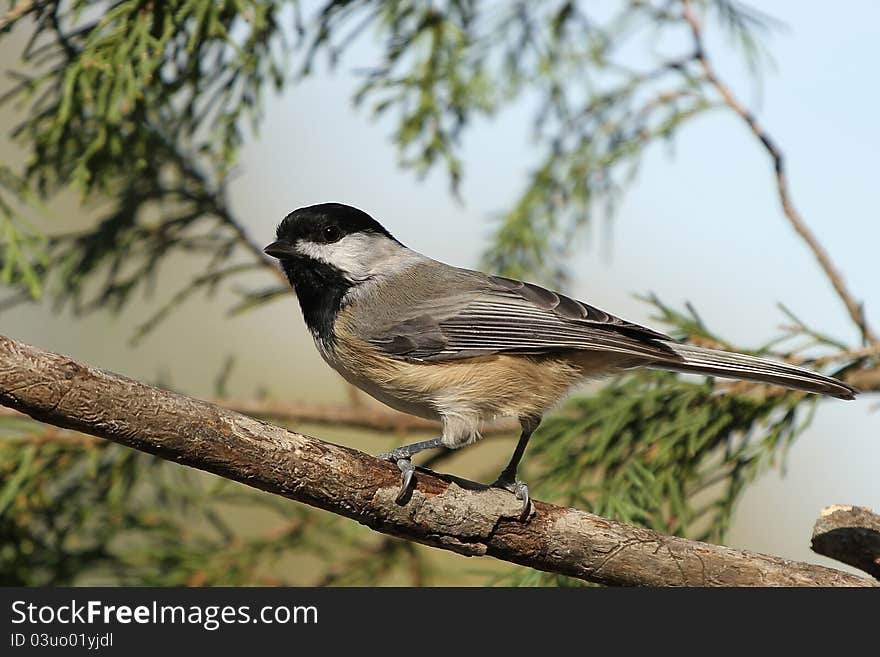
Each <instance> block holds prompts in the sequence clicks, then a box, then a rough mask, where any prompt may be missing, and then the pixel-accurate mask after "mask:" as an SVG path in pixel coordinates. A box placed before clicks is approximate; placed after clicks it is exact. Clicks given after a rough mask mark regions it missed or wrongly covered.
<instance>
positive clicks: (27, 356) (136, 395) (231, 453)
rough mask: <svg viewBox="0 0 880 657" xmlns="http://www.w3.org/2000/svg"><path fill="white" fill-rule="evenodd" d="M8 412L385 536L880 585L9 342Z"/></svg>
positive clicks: (621, 576)
mask: <svg viewBox="0 0 880 657" xmlns="http://www.w3.org/2000/svg"><path fill="white" fill-rule="evenodd" d="M0 404H2V405H5V406H9V407H12V408H14V409H16V410H19V411H21V412H23V413H27V414H28V415H30V416H31V417H33V418H34V419H37V420H40V421H43V422H47V423H49V424H53V425H56V426H59V427H64V428H69V429H75V430H77V431H82V432H84V433H89V434H92V435H95V436H99V437H102V438H106V439H108V440H112V441H114V442H117V443H119V444H122V445H126V446H128V447H134V448H136V449H139V450H142V451H145V452H149V453H151V454H156V455H158V456H160V457H162V458H165V459H168V460H171V461H174V462H177V463H182V464H184V465H189V466H192V467H195V468H199V469H201V470H205V471H207V472H212V473H214V474H217V475H220V476H223V477H227V478H229V479H232V480H235V481H239V482H242V483H245V484H247V485H249V486H253V487H254V488H259V489H261V490H265V491H269V492H271V493H275V494H278V495H283V496H285V497H288V498H291V499H294V500H298V501H300V502H304V503H306V504H310V505H312V506H315V507H318V508H321V509H325V510H328V511H331V512H333V513H337V514H339V515H342V516H345V517H348V518H352V519H354V520H357V521H358V522H360V523H362V524H365V525H367V526H368V527H371V528H372V529H375V530H376V531H379V532H382V533H385V534H390V535H393V536H399V537H401V538H405V539H409V540H412V541H416V542H419V543H423V544H425V545H431V546H434V547H438V548H441V549H444V550H451V551H454V552H458V553H459V554H464V555H468V556H476V555H488V556H493V557H496V558H498V559H503V560H506V561H511V562H513V563H518V564H522V565H525V566H530V567H532V568H537V569H540V570H545V571H549V572H555V573H560V574H563V575H569V576H571V577H577V578H580V579H583V580H587V581H591V582H599V583H603V584H612V585H646V586H666V585H672V586H747V585H763V586H870V585H872V582H871V581H870V580H867V579H864V578H861V577H857V576H854V575H850V574H848V573H844V572H840V571H837V570H833V569H831V568H824V567H822V566H814V565H811V564H807V563H799V562H793V561H787V560H784V559H780V558H778V557H772V556H767V555H762V554H756V553H752V552H746V551H741V550H734V549H731V548H727V547H722V546H716V545H710V544H707V543H700V542H696V541H690V540H686V539H683V538H677V537H672V536H664V535H662V534H659V533H657V532H654V531H651V530H648V529H643V528H640V527H633V526H629V525H625V524H622V523H619V522H615V521H612V520H607V519H605V518H600V517H599V516H595V515H593V514H590V513H585V512H583V511H578V510H575V509H564V508H561V507H558V506H554V505H551V504H546V503H543V502H535V503H534V505H533V513H532V515H531V517H530V518H529V519H528V521H527V522H520V521H519V520H518V515H519V510H520V509H519V506H520V504H519V501H518V500H517V499H516V498H515V497H514V496H513V495H511V494H510V493H508V492H506V491H502V490H498V489H491V488H486V487H485V486H481V485H478V484H474V483H472V482H467V481H464V480H459V479H454V478H451V477H444V478H441V477H439V476H437V475H436V474H434V473H430V472H422V473H421V474H420V475H419V476H418V482H417V487H416V490H415V491H414V492H413V494H412V496H411V498H410V499H409V500H408V501H407V503H406V504H405V505H402V506H401V505H398V504H396V503H395V501H394V498H395V496H396V494H397V489H398V485H399V477H400V473H399V471H398V470H397V468H396V467H395V466H394V464H392V463H388V462H384V461H380V460H378V459H376V458H374V457H372V456H369V455H367V454H364V453H362V452H358V451H356V450H353V449H349V448H346V447H340V446H338V445H333V444H331V443H326V442H323V441H321V440H318V439H315V438H311V437H309V436H305V435H302V434H299V433H294V432H292V431H288V430H286V429H283V428H281V427H276V426H273V425H270V424H267V423H265V422H261V421H259V420H255V419H253V418H250V417H247V416H245V415H240V414H238V413H236V412H234V411H230V410H228V409H224V408H220V407H219V406H216V405H214V404H211V403H208V402H204V401H199V400H196V399H192V398H189V397H184V396H182V395H178V394H175V393H172V392H168V391H165V390H160V389H158V388H154V387H152V386H148V385H146V384H143V383H139V382H137V381H134V380H132V379H128V378H125V377H122V376H119V375H116V374H112V373H109V372H104V371H101V370H98V369H95V368H92V367H88V366H86V365H83V364H80V363H77V362H75V361H73V360H71V359H69V358H66V357H64V356H60V355H58V354H53V353H49V352H46V351H41V350H39V349H36V348H34V347H30V346H27V345H24V344H22V343H20V342H16V341H15V340H11V339H9V338H5V337H2V336H0Z"/></svg>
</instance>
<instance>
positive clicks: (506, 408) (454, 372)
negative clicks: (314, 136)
mask: <svg viewBox="0 0 880 657" xmlns="http://www.w3.org/2000/svg"><path fill="white" fill-rule="evenodd" d="M277 238H278V239H277V240H276V241H275V242H273V243H272V244H270V245H269V246H267V247H266V248H265V252H266V253H267V254H268V255H270V256H272V257H275V258H278V259H279V260H280V261H281V266H282V268H283V269H284V273H285V274H286V275H287V278H288V280H289V281H290V283H291V285H292V286H293V288H294V290H295V291H296V295H297V297H298V298H299V303H300V306H301V307H302V312H303V316H304V317H305V321H306V324H307V326H308V328H309V330H310V331H311V333H312V336H313V337H314V340H315V344H316V345H317V347H318V350H319V351H320V352H321V356H323V358H324V360H326V361H327V363H328V364H329V365H330V366H331V367H332V368H333V369H335V370H336V371H337V372H339V373H340V374H341V375H342V376H343V377H344V378H345V379H346V380H348V381H349V382H351V383H353V384H354V385H356V386H357V387H358V388H360V389H361V390H363V391H365V392H366V393H368V394H369V395H371V396H373V397H375V398H376V399H378V400H379V401H381V402H384V403H385V404H387V405H388V406H391V407H392V408H395V409H397V410H399V411H403V412H405V413H410V414H412V415H417V416H420V417H424V418H430V419H434V420H439V421H440V422H441V423H442V427H443V435H442V436H441V437H439V438H436V439H434V440H427V441H424V442H419V443H414V444H412V445H405V446H403V447H399V448H397V449H395V450H392V451H390V452H388V453H386V454H381V455H380V458H384V459H388V460H391V461H394V462H396V463H397V465H398V467H399V468H400V470H401V473H402V479H403V481H402V485H401V491H400V494H399V496H398V500H399V501H403V500H404V499H405V496H406V494H407V491H408V489H409V487H410V484H411V482H412V478H413V472H414V469H415V468H414V466H413V464H412V462H411V461H410V458H411V457H412V456H413V455H414V454H416V453H418V452H421V451H423V450H426V449H431V448H434V447H448V448H450V449H457V448H459V447H463V446H465V445H469V444H471V443H473V442H475V441H476V440H479V438H480V426H481V424H482V422H483V421H485V420H491V419H493V418H496V417H501V416H512V417H515V418H517V419H518V420H519V422H520V424H521V425H522V434H521V436H520V439H519V442H518V444H517V446H516V449H515V451H514V453H513V457H512V458H511V459H510V463H509V464H508V465H507V467H506V468H504V470H503V471H502V473H501V475H500V476H499V477H498V480H497V481H496V482H495V484H494V485H495V486H498V487H501V488H504V489H506V490H509V491H511V492H512V493H514V494H515V495H516V496H517V498H518V499H520V500H522V502H523V518H525V517H526V515H527V513H528V511H529V492H528V487H527V486H526V485H525V484H524V483H522V482H520V481H517V480H516V470H517V466H518V465H519V462H520V459H521V458H522V456H523V452H524V451H525V449H526V444H527V443H528V440H529V437H530V436H531V434H532V432H533V431H534V430H535V429H536V428H537V426H538V424H539V423H540V421H541V417H542V416H543V415H544V413H545V412H546V411H547V410H548V409H550V408H552V407H553V406H554V405H555V404H556V403H557V402H558V401H559V400H560V399H562V398H563V397H564V396H565V395H566V394H567V393H568V391H569V390H570V389H571V388H572V387H573V386H574V385H575V384H577V383H579V382H581V381H583V380H585V379H595V378H597V377H601V376H604V375H607V374H611V373H614V372H619V371H621V370H625V369H630V368H635V367H648V368H653V369H662V370H672V371H675V372H687V373H695V374H706V375H711V376H720V377H726V378H732V379H743V380H747V381H757V382H762V383H772V384H777V385H781V386H785V387H788V388H794V389H796V390H804V391H807V392H815V393H820V394H824V395H830V396H832V397H838V398H840V399H853V398H854V396H855V394H856V392H857V391H856V390H855V388H853V387H852V386H849V385H847V384H846V383H843V382H842V381H838V380H836V379H833V378H830V377H827V376H822V375H821V374H816V373H815V372H810V371H808V370H805V369H801V368H799V367H793V366H791V365H787V364H784V363H779V362H775V361H771V360H766V359H762V358H755V357H752V356H746V355H743V354H737V353H730V352H725V351H718V350H714V349H705V348H702V347H697V346H694V345H690V344H682V343H679V342H675V341H674V340H673V339H672V338H670V337H669V336H666V335H664V334H663V333H658V332H657V331H654V330H653V329H649V328H645V327H644V326H639V325H638V324H633V323H631V322H627V321H625V320H623V319H619V318H618V317H615V316H613V315H610V314H608V313H606V312H604V311H602V310H599V309H598V308H594V307H593V306H590V305H588V304H586V303H583V302H581V301H576V300H574V299H570V298H569V297H566V296H563V295H562V294H559V293H557V292H551V291H550V290H546V289H544V288H542V287H539V286H537V285H533V284H531V283H523V282H521V281H515V280H511V279H509V278H502V277H500V276H490V275H488V274H484V273H481V272H478V271H470V270H467V269H459V268H458V267H452V266H450V265H446V264H443V263H442V262H437V261H436V260H432V259H431V258H428V257H426V256H423V255H422V254H420V253H416V252H415V251H413V250H411V249H408V248H407V247H405V246H404V245H403V244H401V243H400V242H398V241H397V240H396V239H395V238H394V237H393V236H392V235H391V233H389V232H388V231H387V230H386V229H385V228H383V227H382V226H381V225H380V224H379V223H378V222H377V221H376V220H374V219H373V218H372V217H370V216H369V215H368V214H366V213H365V212H363V211H361V210H358V209H356V208H353V207H350V206H347V205H342V204H339V203H323V204H320V205H313V206H310V207H305V208H300V209H299V210H295V211H294V212H291V213H290V214H289V215H287V217H285V218H284V220H283V221H282V222H281V224H280V225H279V226H278V231H277Z"/></svg>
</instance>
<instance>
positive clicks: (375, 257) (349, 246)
mask: <svg viewBox="0 0 880 657" xmlns="http://www.w3.org/2000/svg"><path fill="white" fill-rule="evenodd" d="M296 250H297V252H299V253H300V254H302V255H304V256H306V257H308V258H312V259H314V260H317V261H319V262H323V263H325V264H328V265H331V266H332V267H335V268H336V269H338V270H339V271H341V272H342V274H343V275H344V276H345V277H346V278H347V279H348V280H349V281H351V282H352V283H359V282H363V281H367V280H369V279H371V278H375V277H376V276H378V275H380V274H390V273H396V272H398V271H400V270H401V269H403V268H404V267H407V266H409V265H410V264H412V263H413V262H414V261H415V260H416V259H418V258H420V256H419V254H417V253H416V252H415V251H411V250H409V249H408V248H406V247H405V246H402V245H400V244H398V243H397V242H394V241H393V240H390V239H388V238H387V237H385V236H384V235H380V234H378V233H354V234H352V235H346V236H345V237H343V238H342V239H341V240H338V241H336V242H332V243H330V244H324V243H321V242H306V241H299V242H297V243H296Z"/></svg>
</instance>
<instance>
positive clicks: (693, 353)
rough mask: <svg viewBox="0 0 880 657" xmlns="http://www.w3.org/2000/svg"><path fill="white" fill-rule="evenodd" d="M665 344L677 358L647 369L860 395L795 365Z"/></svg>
mask: <svg viewBox="0 0 880 657" xmlns="http://www.w3.org/2000/svg"><path fill="white" fill-rule="evenodd" d="M663 345H664V346H665V347H668V348H669V349H670V350H671V351H672V352H674V353H675V355H676V356H678V358H676V359H674V360H673V359H670V360H668V361H667V360H662V361H655V363H654V364H652V365H649V366H648V367H651V368H653V369H661V370H671V371H673V372H684V373H687V374H705V375H708V376H720V377H724V378H729V379H742V380H744V381H755V382H757V383H774V384H776V385H780V386H784V387H786V388H793V389H794V390H803V391H805V392H815V393H819V394H822V395H830V396H831V397H837V398H838V399H855V396H856V394H858V390H856V389H855V388H854V387H852V386H851V385H849V384H847V383H844V382H843V381H839V380H837V379H834V378H831V377H830V376H824V375H822V374H817V373H816V372H811V371H810V370H805V369H803V368H801V367H795V366H794V365H788V364H786V363H780V362H778V361H774V360H768V359H766V358H757V357H755V356H746V355H745V354H737V353H732V352H729V351H719V350H718V349H706V348H704V347H697V346H695V345H690V344H681V343H677V342H664V343H663Z"/></svg>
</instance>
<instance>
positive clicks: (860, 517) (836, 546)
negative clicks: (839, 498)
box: [812, 504, 880, 579]
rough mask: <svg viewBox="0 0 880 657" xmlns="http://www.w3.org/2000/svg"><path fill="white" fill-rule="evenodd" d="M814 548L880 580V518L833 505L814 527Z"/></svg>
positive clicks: (859, 507)
mask: <svg viewBox="0 0 880 657" xmlns="http://www.w3.org/2000/svg"><path fill="white" fill-rule="evenodd" d="M812 548H813V552H816V553H817V554H821V555H823V556H826V557H829V558H831V559H834V560H836V561H840V562H841V563H845V564H848V565H850V566H855V567H856V568H858V569H859V570H863V571H865V572H866V573H868V574H869V575H871V576H873V577H875V578H877V579H880V516H878V515H877V514H876V513H874V512H873V511H871V509H866V508H864V507H861V506H844V505H840V504H836V505H834V506H829V507H827V508H825V509H823V510H822V515H820V516H819V519H818V520H816V524H815V525H814V526H813V542H812Z"/></svg>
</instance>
